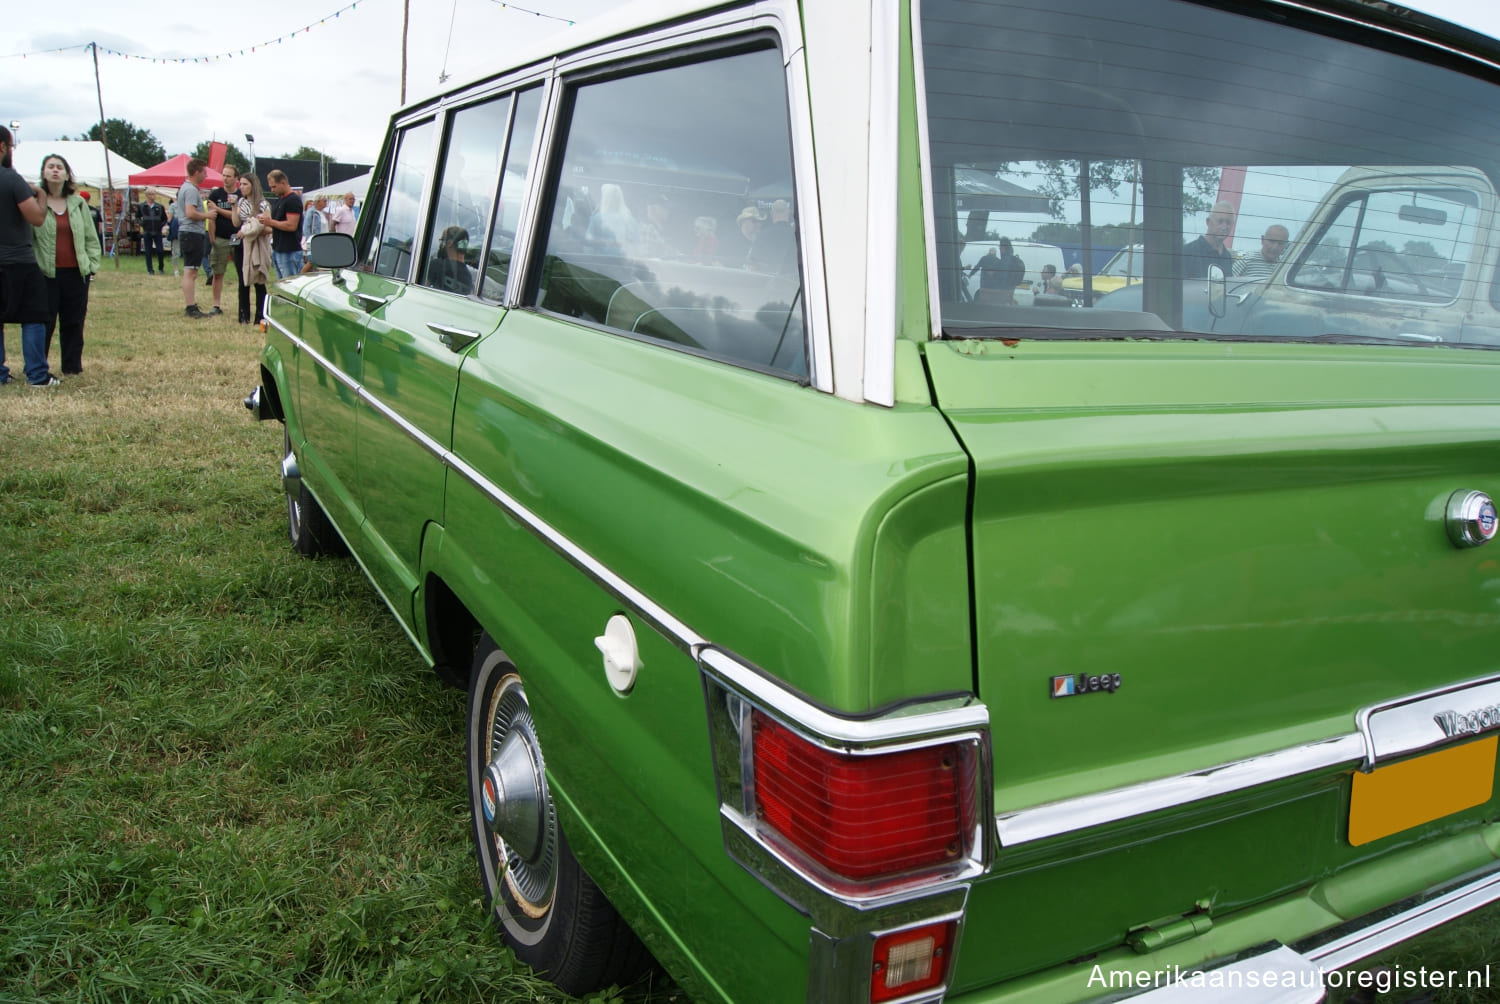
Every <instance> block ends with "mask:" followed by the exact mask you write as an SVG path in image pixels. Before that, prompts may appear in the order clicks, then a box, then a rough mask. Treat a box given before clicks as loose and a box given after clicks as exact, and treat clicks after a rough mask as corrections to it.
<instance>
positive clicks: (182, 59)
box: [0, 0, 369, 63]
mask: <svg viewBox="0 0 1500 1004" xmlns="http://www.w3.org/2000/svg"><path fill="white" fill-rule="evenodd" d="M361 3H364V4H366V5H368V3H369V0H353V2H352V3H348V4H345V5H344V6H343V7H340V8H339V9H338V10H336V11H334V12H333V13H331V14H327V15H325V16H323V17H320V18H318V20H316V21H311V22H308V23H307V24H304V25H303V26H302V27H300V28H298V29H297V30H296V31H289V32H287V33H286V34H285V35H281V36H278V37H276V38H270V39H267V40H266V41H264V42H257V43H256V44H255V45H247V46H245V47H244V48H241V49H233V50H229V51H226V52H216V53H213V54H211V55H207V56H142V55H140V54H138V53H134V52H121V51H120V50H119V49H111V48H109V47H107V46H103V45H101V46H99V51H100V52H102V53H104V54H105V55H109V56H118V57H120V58H121V59H135V60H140V61H142V62H147V63H213V62H216V61H218V60H220V59H233V58H234V57H235V56H248V55H250V54H251V53H253V52H255V51H256V50H258V49H264V48H266V47H267V46H271V45H280V44H281V43H283V42H285V41H287V40H288V39H292V38H295V37H296V36H298V35H306V34H309V33H310V32H311V31H312V30H313V29H314V28H321V27H323V26H324V25H326V24H328V23H329V22H330V21H333V20H336V19H337V18H338V17H339V15H341V14H347V13H350V12H352V11H353V10H354V9H355V8H356V7H358V6H359V5H360V4H361ZM93 44H94V43H92V42H82V43H80V44H78V45H65V46H62V47H60V48H57V49H40V50H37V51H36V52H12V53H8V54H7V55H4V56H0V59H17V58H20V59H25V58H26V57H28V56H41V55H47V54H49V53H54V52H67V51H69V50H71V49H87V48H88V47H89V46H90V45H93Z"/></svg>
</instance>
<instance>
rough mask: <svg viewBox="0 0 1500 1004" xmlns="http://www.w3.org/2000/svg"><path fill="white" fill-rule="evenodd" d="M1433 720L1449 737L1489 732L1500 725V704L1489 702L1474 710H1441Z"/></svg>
mask: <svg viewBox="0 0 1500 1004" xmlns="http://www.w3.org/2000/svg"><path fill="white" fill-rule="evenodd" d="M1432 720H1433V721H1435V722H1437V724H1438V728H1440V729H1442V730H1443V735H1444V736H1446V737H1447V738H1449V739H1453V738H1455V737H1456V736H1468V735H1475V734H1477V733H1480V732H1488V731H1489V730H1490V729H1493V728H1496V727H1497V726H1500V704H1489V705H1486V706H1485V707H1482V708H1475V709H1474V710H1473V711H1464V712H1458V711H1439V712H1438V713H1437V714H1435V715H1433V716H1432Z"/></svg>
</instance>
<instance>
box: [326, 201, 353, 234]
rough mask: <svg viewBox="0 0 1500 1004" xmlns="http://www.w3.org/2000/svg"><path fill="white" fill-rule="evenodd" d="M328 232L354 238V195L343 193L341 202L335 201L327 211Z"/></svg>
mask: <svg viewBox="0 0 1500 1004" xmlns="http://www.w3.org/2000/svg"><path fill="white" fill-rule="evenodd" d="M328 230H329V232H330V233H335V234H348V235H349V236H350V237H353V236H354V193H353V192H345V193H344V198H343V199H342V200H339V199H335V200H334V201H333V205H332V206H330V207H329V209H328Z"/></svg>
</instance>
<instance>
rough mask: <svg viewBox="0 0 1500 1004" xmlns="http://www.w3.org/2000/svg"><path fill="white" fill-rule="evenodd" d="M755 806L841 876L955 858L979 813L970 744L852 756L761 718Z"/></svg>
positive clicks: (757, 737) (876, 874) (757, 720)
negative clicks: (975, 809)
mask: <svg viewBox="0 0 1500 1004" xmlns="http://www.w3.org/2000/svg"><path fill="white" fill-rule="evenodd" d="M753 728H754V730H755V732H754V757H755V798H756V808H757V810H758V811H759V814H760V816H761V818H762V820H764V822H765V823H766V824H768V825H769V826H771V827H772V828H774V829H775V830H776V831H777V832H778V833H780V834H781V835H782V836H783V837H785V838H786V839H787V840H788V841H790V842H791V843H792V844H793V845H794V846H795V847H798V848H800V849H801V850H802V851H803V852H804V853H805V854H807V855H808V857H810V858H812V860H814V861H816V862H817V863H818V864H820V865H822V866H823V867H824V868H827V869H828V870H829V871H831V872H833V873H834V874H835V875H840V876H843V877H845V878H851V879H861V880H864V879H871V878H876V877H879V876H886V875H896V874H900V873H902V872H908V871H913V870H916V869H920V868H928V867H932V866H935V865H940V864H944V863H946V862H949V861H954V860H957V859H958V858H959V857H961V856H962V855H963V853H964V850H965V840H966V834H967V833H968V832H969V829H970V820H971V817H972V815H973V808H972V800H971V796H970V792H971V791H972V788H973V780H972V777H973V770H974V756H973V752H972V744H970V743H965V742H956V743H946V744H943V745H939V746H926V747H922V748H919V749H911V750H902V751H900V752H895V753H873V754H866V755H862V756H853V755H850V754H846V753H837V752H834V751H833V750H828V749H824V748H823V747H821V746H817V745H815V744H813V743H810V742H808V741H807V740H805V739H803V738H801V737H800V736H798V735H797V734H796V733H794V732H792V731H791V730H790V729H788V728H786V727H785V726H784V725H781V724H780V723H778V722H776V721H775V720H774V719H772V718H769V717H767V716H765V715H763V714H761V713H760V712H759V711H757V712H756V713H755V715H754V718H753Z"/></svg>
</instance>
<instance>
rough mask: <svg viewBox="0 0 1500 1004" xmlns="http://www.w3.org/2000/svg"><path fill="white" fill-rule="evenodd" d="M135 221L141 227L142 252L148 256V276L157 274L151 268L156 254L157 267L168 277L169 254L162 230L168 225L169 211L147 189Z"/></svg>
mask: <svg viewBox="0 0 1500 1004" xmlns="http://www.w3.org/2000/svg"><path fill="white" fill-rule="evenodd" d="M135 220H136V222H137V223H139V224H140V227H141V250H142V251H144V252H145V254H146V274H147V275H155V274H156V269H155V268H152V267H151V256H152V255H153V254H154V255H155V256H156V261H157V266H156V267H157V268H159V269H161V272H162V274H163V275H166V273H167V252H166V249H165V248H163V247H162V243H161V230H162V227H164V226H166V225H167V211H166V210H165V209H163V208H162V207H161V205H160V204H158V203H157V201H156V200H155V199H153V198H152V197H151V193H150V192H148V191H146V190H145V189H142V190H141V201H140V204H139V205H137V206H136V207H135Z"/></svg>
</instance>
